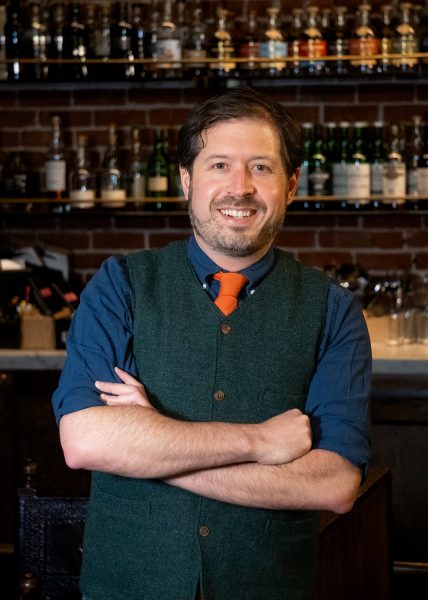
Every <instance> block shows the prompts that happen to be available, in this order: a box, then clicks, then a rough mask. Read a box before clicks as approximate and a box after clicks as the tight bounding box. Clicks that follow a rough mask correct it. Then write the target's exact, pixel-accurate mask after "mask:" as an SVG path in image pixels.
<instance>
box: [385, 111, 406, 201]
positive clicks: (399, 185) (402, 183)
mask: <svg viewBox="0 0 428 600" xmlns="http://www.w3.org/2000/svg"><path fill="white" fill-rule="evenodd" d="M403 154H404V143H403V138H402V136H401V133H400V127H399V125H398V124H396V123H392V124H391V127H390V139H389V144H388V146H387V151H386V156H385V162H384V165H383V178H382V186H383V190H382V193H383V196H384V198H383V202H384V203H385V204H390V205H392V206H397V205H399V204H404V202H405V195H406V164H405V162H404V156H403Z"/></svg>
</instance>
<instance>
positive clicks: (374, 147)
mask: <svg viewBox="0 0 428 600" xmlns="http://www.w3.org/2000/svg"><path fill="white" fill-rule="evenodd" d="M383 132H384V125H383V122H382V121H376V122H375V123H373V128H372V136H371V137H372V141H371V145H370V194H371V195H372V196H373V195H375V196H376V195H381V194H382V193H383V171H384V162H385V144H384V139H383V138H384V135H383ZM373 204H374V207H375V208H378V206H379V200H377V199H374V200H373Z"/></svg>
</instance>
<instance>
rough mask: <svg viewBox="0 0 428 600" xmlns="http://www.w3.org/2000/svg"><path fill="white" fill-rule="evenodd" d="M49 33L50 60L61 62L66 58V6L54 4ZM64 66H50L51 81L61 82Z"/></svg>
mask: <svg viewBox="0 0 428 600" xmlns="http://www.w3.org/2000/svg"><path fill="white" fill-rule="evenodd" d="M52 8H53V10H52V13H51V21H50V24H49V33H48V58H53V59H55V60H61V59H62V58H64V26H65V23H64V5H63V4H59V3H57V4H54V5H53V7H52ZM62 78H63V66H62V65H61V64H59V63H54V64H52V63H51V64H50V65H49V79H50V80H52V81H61V80H62Z"/></svg>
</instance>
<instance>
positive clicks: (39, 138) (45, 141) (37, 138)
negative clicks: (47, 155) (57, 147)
mask: <svg viewBox="0 0 428 600" xmlns="http://www.w3.org/2000/svg"><path fill="white" fill-rule="evenodd" d="M21 137H22V145H23V146H25V147H33V148H34V147H37V146H38V147H43V148H49V144H50V141H51V133H50V132H49V131H39V130H37V129H29V130H23V131H22V133H21Z"/></svg>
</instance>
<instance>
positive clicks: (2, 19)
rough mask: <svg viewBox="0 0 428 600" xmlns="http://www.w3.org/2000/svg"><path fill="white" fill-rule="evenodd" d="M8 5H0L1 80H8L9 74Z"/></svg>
mask: <svg viewBox="0 0 428 600" xmlns="http://www.w3.org/2000/svg"><path fill="white" fill-rule="evenodd" d="M6 19H7V15H6V6H5V5H4V4H2V5H1V6H0V81H7V79H8V77H9V75H8V72H7V64H6V62H5V60H6V35H5V25H6Z"/></svg>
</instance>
